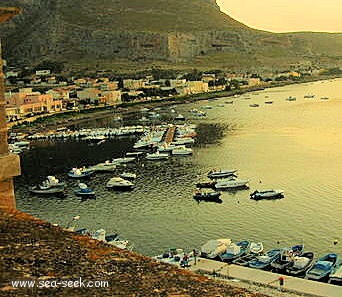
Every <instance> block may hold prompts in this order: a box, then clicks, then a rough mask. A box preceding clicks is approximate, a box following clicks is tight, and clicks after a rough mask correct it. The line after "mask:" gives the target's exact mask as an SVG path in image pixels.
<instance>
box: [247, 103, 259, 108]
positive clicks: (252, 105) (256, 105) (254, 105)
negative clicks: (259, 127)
mask: <svg viewBox="0 0 342 297" xmlns="http://www.w3.org/2000/svg"><path fill="white" fill-rule="evenodd" d="M249 107H259V104H256V103H254V104H249Z"/></svg>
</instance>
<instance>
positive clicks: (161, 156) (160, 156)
mask: <svg viewBox="0 0 342 297" xmlns="http://www.w3.org/2000/svg"><path fill="white" fill-rule="evenodd" d="M168 157H169V155H168V154H166V153H159V152H155V153H150V154H149V153H148V154H146V157H145V158H146V159H147V160H165V159H167V158H168Z"/></svg>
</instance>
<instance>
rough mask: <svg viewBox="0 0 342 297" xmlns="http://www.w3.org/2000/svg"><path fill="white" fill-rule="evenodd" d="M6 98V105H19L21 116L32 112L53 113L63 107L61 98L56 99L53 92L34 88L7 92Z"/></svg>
mask: <svg viewBox="0 0 342 297" xmlns="http://www.w3.org/2000/svg"><path fill="white" fill-rule="evenodd" d="M5 98H6V105H7V106H8V107H17V108H18V109H19V114H20V115H21V116H25V115H26V114H31V113H34V114H38V113H42V112H44V113H46V112H50V113H51V112H56V111H60V110H61V109H62V101H61V100H58V99H54V98H53V96H52V95H51V94H41V93H40V92H33V91H32V88H22V89H19V92H18V93H10V94H6V95H5Z"/></svg>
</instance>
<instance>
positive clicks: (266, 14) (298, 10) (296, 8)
mask: <svg viewBox="0 0 342 297" xmlns="http://www.w3.org/2000/svg"><path fill="white" fill-rule="evenodd" d="M217 4H218V5H219V6H220V7H221V10H222V11H223V12H224V13H226V14H228V15H230V16H231V17H232V18H234V19H236V20H238V21H240V22H242V23H244V24H246V25H247V26H249V27H252V28H257V29H261V30H266V31H272V32H289V31H319V32H342V0H217Z"/></svg>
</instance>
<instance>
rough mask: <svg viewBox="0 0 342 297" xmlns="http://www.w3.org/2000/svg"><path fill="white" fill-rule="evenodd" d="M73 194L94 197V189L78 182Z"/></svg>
mask: <svg viewBox="0 0 342 297" xmlns="http://www.w3.org/2000/svg"><path fill="white" fill-rule="evenodd" d="M74 193H75V195H77V196H81V197H94V196H95V191H94V190H93V189H91V188H89V187H88V186H87V185H86V184H84V183H79V184H78V188H76V189H75V190H74Z"/></svg>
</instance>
